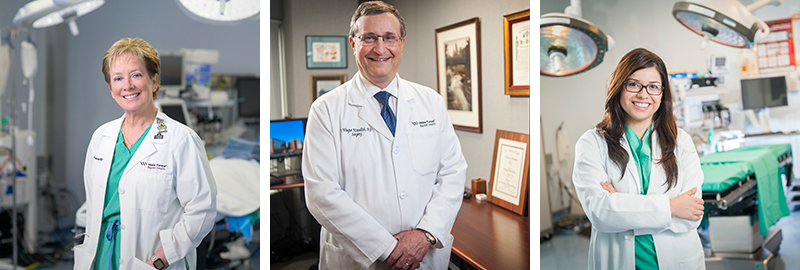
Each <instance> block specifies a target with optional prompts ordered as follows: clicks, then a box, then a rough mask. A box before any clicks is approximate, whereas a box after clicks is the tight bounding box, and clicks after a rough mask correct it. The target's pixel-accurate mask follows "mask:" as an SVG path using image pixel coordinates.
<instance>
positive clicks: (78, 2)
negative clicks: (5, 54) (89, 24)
mask: <svg viewBox="0 0 800 270" xmlns="http://www.w3.org/2000/svg"><path fill="white" fill-rule="evenodd" d="M103 4H105V0H34V1H31V2H29V3H27V4H25V6H23V7H21V8H20V9H19V10H18V11H17V14H16V15H15V16H14V19H13V20H12V23H13V24H14V26H16V27H33V28H45V27H50V26H53V25H57V24H60V23H64V22H66V23H68V24H69V30H70V32H71V33H72V35H73V36H77V35H78V33H79V31H78V24H77V23H76V22H75V21H76V20H77V19H78V17H80V16H83V15H86V14H87V13H89V12H92V11H94V10H95V9H97V8H99V7H100V6H102V5H103Z"/></svg>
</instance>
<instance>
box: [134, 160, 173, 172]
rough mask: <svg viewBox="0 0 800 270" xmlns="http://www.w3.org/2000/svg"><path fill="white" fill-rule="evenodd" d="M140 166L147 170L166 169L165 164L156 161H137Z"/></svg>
mask: <svg viewBox="0 0 800 270" xmlns="http://www.w3.org/2000/svg"><path fill="white" fill-rule="evenodd" d="M139 164H141V165H142V166H145V167H146V168H147V169H148V170H159V171H163V170H166V169H167V165H164V164H158V163H147V162H146V161H141V162H139Z"/></svg>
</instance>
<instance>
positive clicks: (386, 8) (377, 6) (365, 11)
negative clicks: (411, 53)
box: [350, 1, 406, 39]
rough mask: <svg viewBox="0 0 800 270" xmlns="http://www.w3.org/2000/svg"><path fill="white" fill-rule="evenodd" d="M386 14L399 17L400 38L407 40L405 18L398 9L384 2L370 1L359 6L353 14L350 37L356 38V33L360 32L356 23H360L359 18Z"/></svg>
mask: <svg viewBox="0 0 800 270" xmlns="http://www.w3.org/2000/svg"><path fill="white" fill-rule="evenodd" d="M385 12H391V13H392V15H394V16H395V17H397V20H398V21H400V38H401V39H405V38H406V22H405V20H403V16H400V11H398V10H397V8H395V7H394V6H392V5H390V4H387V3H384V2H383V1H369V2H364V3H361V5H358V8H357V9H356V13H354V14H353V18H352V19H351V20H350V37H355V36H356V31H358V29H357V28H358V27H356V21H358V19H359V18H361V17H364V16H369V15H380V14H383V13H385Z"/></svg>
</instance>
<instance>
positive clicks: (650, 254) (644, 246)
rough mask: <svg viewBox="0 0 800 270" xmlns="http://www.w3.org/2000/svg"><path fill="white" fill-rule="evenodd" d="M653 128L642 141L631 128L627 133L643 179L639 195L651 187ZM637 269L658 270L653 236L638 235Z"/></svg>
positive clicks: (645, 134)
mask: <svg viewBox="0 0 800 270" xmlns="http://www.w3.org/2000/svg"><path fill="white" fill-rule="evenodd" d="M652 128H653V126H650V127H648V128H647V131H645V132H644V136H643V138H642V140H639V136H636V132H633V129H631V127H630V126H628V129H627V131H626V132H625V138H627V139H628V144H629V145H630V147H631V153H632V154H633V161H634V162H635V163H636V169H637V171H638V172H639V178H640V179H642V188H641V190H639V194H641V195H646V194H647V188H648V187H649V186H650V169H651V166H652V160H651V158H650V157H651V156H650V132H651V129H652ZM635 238H636V251H635V253H634V254H635V257H636V269H658V256H656V246H655V242H653V235H651V234H645V235H637V236H636V237H635Z"/></svg>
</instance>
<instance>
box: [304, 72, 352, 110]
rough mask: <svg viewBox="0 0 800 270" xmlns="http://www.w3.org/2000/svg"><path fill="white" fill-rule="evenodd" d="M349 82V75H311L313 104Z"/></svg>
mask: <svg viewBox="0 0 800 270" xmlns="http://www.w3.org/2000/svg"><path fill="white" fill-rule="evenodd" d="M346 81H347V75H346V74H342V75H311V103H314V100H317V98H318V97H320V96H322V95H324V94H325V93H327V92H329V91H331V90H333V89H334V88H336V87H339V85H342V84H343V83H344V82H346Z"/></svg>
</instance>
